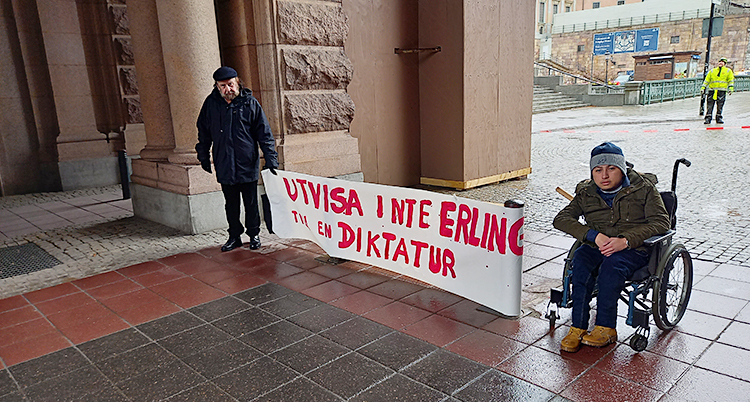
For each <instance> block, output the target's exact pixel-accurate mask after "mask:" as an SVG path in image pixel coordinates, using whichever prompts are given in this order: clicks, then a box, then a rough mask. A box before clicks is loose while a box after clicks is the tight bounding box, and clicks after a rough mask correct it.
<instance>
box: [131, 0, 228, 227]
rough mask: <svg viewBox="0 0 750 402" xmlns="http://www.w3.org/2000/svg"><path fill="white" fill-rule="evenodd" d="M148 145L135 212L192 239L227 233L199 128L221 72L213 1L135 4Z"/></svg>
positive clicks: (140, 163)
mask: <svg viewBox="0 0 750 402" xmlns="http://www.w3.org/2000/svg"><path fill="white" fill-rule="evenodd" d="M127 4H128V12H129V13H130V20H131V22H132V24H131V27H130V31H131V36H132V39H133V47H134V51H135V61H136V70H137V71H138V80H139V83H138V87H139V93H140V98H141V103H142V106H143V120H144V124H145V128H146V147H145V148H144V149H143V150H142V151H141V157H142V158H141V159H137V160H134V161H133V163H132V166H133V174H132V176H131V180H132V182H133V186H132V188H133V212H134V213H135V215H136V216H140V217H143V218H145V219H149V220H152V221H155V222H159V223H162V224H164V225H166V226H170V227H173V228H176V229H179V230H181V231H183V232H186V233H200V232H204V231H207V230H213V229H217V228H220V227H226V220H225V218H224V210H223V208H221V206H222V205H223V203H224V200H223V197H222V195H221V192H220V191H218V190H219V188H220V187H219V184H218V183H217V182H216V179H215V177H214V176H213V175H210V174H208V173H206V172H204V171H203V170H202V169H201V167H200V166H199V165H198V159H197V157H196V154H195V144H196V142H197V141H198V133H197V129H196V127H195V122H196V119H197V118H198V113H199V111H200V108H201V106H202V104H203V101H204V99H205V98H206V96H207V95H208V94H209V93H210V91H211V89H212V87H213V78H212V74H213V72H214V70H215V69H216V68H218V67H219V66H220V60H219V42H218V34H217V29H216V17H215V15H216V13H215V11H214V5H213V1H212V0H128V3H127Z"/></svg>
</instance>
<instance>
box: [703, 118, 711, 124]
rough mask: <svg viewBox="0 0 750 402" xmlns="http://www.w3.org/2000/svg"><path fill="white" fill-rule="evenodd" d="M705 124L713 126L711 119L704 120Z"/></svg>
mask: <svg viewBox="0 0 750 402" xmlns="http://www.w3.org/2000/svg"><path fill="white" fill-rule="evenodd" d="M703 124H711V119H706V120H703Z"/></svg>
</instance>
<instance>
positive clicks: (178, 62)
mask: <svg viewBox="0 0 750 402" xmlns="http://www.w3.org/2000/svg"><path fill="white" fill-rule="evenodd" d="M156 7H157V12H158V17H159V31H160V36H161V43H162V53H163V55H164V71H165V73H166V78H167V88H168V93H169V99H170V100H171V102H170V110H171V114H172V130H173V131H174V139H175V149H174V152H173V153H172V154H171V155H169V157H168V159H169V161H170V162H172V163H177V164H198V160H197V158H196V156H195V143H196V142H197V130H196V128H195V120H196V118H197V117H198V112H200V108H201V105H202V104H203V101H204V100H205V98H206V96H207V95H208V94H209V93H210V91H211V88H212V86H213V83H214V82H213V78H212V74H213V72H214V70H216V69H217V68H218V67H219V66H220V65H221V60H220V57H219V35H218V32H217V30H216V17H215V11H214V4H213V1H212V0H157V1H156Z"/></svg>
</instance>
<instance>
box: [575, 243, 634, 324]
mask: <svg viewBox="0 0 750 402" xmlns="http://www.w3.org/2000/svg"><path fill="white" fill-rule="evenodd" d="M646 264H648V254H646V253H645V252H642V251H637V250H630V249H625V250H622V251H618V252H616V253H614V254H612V255H610V256H609V257H605V256H604V255H602V253H601V252H600V251H599V250H598V249H596V248H594V247H591V246H589V245H586V244H584V245H582V246H581V247H579V248H578V249H576V251H575V254H574V255H573V261H572V267H573V278H572V282H573V295H572V296H573V326H574V327H576V328H581V329H588V326H589V303H591V298H592V295H591V294H592V293H593V291H594V284H597V285H599V293H598V295H597V303H596V325H599V326H602V327H607V328H615V327H616V326H617V300H618V299H619V298H620V292H621V291H622V289H623V287H624V286H625V281H626V280H627V279H628V278H629V277H630V276H631V275H632V274H633V273H634V272H635V271H637V270H638V269H639V268H641V267H643V266H645V265H646ZM597 267H599V270H598V274H597V269H596V268H597Z"/></svg>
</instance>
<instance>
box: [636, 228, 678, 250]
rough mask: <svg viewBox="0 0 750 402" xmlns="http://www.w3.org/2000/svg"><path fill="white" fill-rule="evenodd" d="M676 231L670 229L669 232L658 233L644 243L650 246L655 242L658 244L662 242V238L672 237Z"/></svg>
mask: <svg viewBox="0 0 750 402" xmlns="http://www.w3.org/2000/svg"><path fill="white" fill-rule="evenodd" d="M675 233H676V232H675V231H674V230H670V231H668V232H667V233H664V234H658V235H656V236H651V237H649V238H648V239H646V240H644V241H643V244H644V245H645V246H648V247H653V245H654V244H657V243H659V242H661V241H662V240H666V239H668V238H670V237H672V236H673V235H674V234H675Z"/></svg>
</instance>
